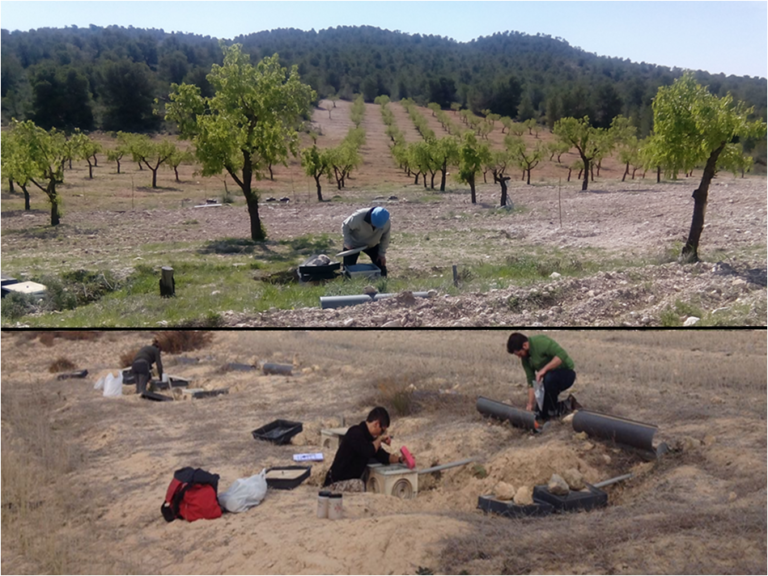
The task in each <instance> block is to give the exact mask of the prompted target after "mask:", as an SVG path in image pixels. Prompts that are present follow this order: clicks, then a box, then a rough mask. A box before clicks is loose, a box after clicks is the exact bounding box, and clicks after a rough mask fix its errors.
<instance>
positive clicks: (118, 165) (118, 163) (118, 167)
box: [116, 160, 120, 174]
mask: <svg viewBox="0 0 768 576" xmlns="http://www.w3.org/2000/svg"><path fill="white" fill-rule="evenodd" d="M116 162H117V173H118V174H120V160H116Z"/></svg>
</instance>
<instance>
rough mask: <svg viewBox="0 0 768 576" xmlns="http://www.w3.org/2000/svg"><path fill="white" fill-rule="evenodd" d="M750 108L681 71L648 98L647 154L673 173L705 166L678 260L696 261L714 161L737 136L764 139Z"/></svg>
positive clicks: (732, 144) (762, 128)
mask: <svg viewBox="0 0 768 576" xmlns="http://www.w3.org/2000/svg"><path fill="white" fill-rule="evenodd" d="M752 113H753V109H752V108H747V106H746V105H745V104H744V103H742V102H737V103H734V101H733V97H732V96H731V95H730V94H728V95H727V96H724V97H723V98H718V97H717V96H715V95H714V94H712V93H710V92H709V91H708V90H707V88H706V87H704V86H701V85H700V84H699V83H698V82H696V80H695V78H694V76H693V73H692V72H686V73H685V74H683V76H682V77H681V78H678V79H677V80H675V82H674V83H673V84H672V85H671V86H661V87H660V88H659V91H658V92H657V94H656V98H654V100H653V134H652V136H651V137H650V138H649V140H650V144H649V148H650V150H651V152H652V157H653V158H654V159H655V160H656V161H657V162H658V164H659V165H662V166H664V167H665V169H666V170H669V171H672V172H674V173H676V172H677V171H679V170H688V169H689V168H692V167H693V166H696V165H697V164H702V163H703V164H705V166H704V173H703V174H702V177H701V182H700V183H699V187H698V188H697V189H696V190H694V192H693V200H694V205H693V217H692V220H691V229H690V232H689V234H688V239H687V240H686V242H685V246H683V249H682V252H681V254H680V258H681V260H683V261H686V262H696V261H698V260H699V255H698V249H699V240H700V239H701V233H702V231H703V229H704V217H705V214H706V210H707V199H708V194H709V185H710V183H711V182H712V179H713V178H714V177H715V175H716V173H717V167H718V161H719V159H720V157H721V155H722V154H723V153H726V154H734V153H735V152H733V151H731V152H727V151H726V150H727V149H728V147H729V146H731V147H732V146H735V144H734V140H735V139H737V138H749V137H752V138H764V137H765V134H766V124H765V122H762V121H760V120H750V116H751V115H752Z"/></svg>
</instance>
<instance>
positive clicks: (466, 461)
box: [416, 458, 475, 474]
mask: <svg viewBox="0 0 768 576" xmlns="http://www.w3.org/2000/svg"><path fill="white" fill-rule="evenodd" d="M474 461H475V459H474V458H466V459H464V460H459V461H457V462H448V464H440V465H439V466H432V468H424V469H423V470H416V472H417V473H419V474H429V473H431V472H439V471H440V470H447V469H448V468H456V467H457V466H464V465H465V464H469V463H470V462H474Z"/></svg>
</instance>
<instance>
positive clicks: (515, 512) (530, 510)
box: [477, 495, 555, 518]
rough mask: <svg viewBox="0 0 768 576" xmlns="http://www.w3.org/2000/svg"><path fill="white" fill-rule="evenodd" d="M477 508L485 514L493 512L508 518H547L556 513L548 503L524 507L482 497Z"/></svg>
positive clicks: (535, 503)
mask: <svg viewBox="0 0 768 576" xmlns="http://www.w3.org/2000/svg"><path fill="white" fill-rule="evenodd" d="M477 507H478V508H480V510H483V511H484V512H493V513H494V514H499V515H500V516H506V517H508V518H527V517H538V516H547V515H549V514H552V512H554V511H555V507H554V506H552V504H548V503H547V502H536V501H535V500H534V503H533V504H529V505H525V506H522V505H520V504H515V503H514V502H504V501H502V500H497V499H496V498H494V497H493V496H490V495H488V496H480V497H479V498H478V499H477Z"/></svg>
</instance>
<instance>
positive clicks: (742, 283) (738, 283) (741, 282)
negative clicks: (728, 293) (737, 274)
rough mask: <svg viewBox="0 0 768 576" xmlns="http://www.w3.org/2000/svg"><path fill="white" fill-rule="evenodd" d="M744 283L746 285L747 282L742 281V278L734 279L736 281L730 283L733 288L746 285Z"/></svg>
mask: <svg viewBox="0 0 768 576" xmlns="http://www.w3.org/2000/svg"><path fill="white" fill-rule="evenodd" d="M746 283H747V281H746V280H744V279H743V278H736V280H734V281H733V282H731V284H732V285H733V286H742V285H744V284H746Z"/></svg>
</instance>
